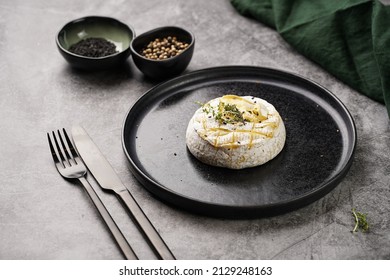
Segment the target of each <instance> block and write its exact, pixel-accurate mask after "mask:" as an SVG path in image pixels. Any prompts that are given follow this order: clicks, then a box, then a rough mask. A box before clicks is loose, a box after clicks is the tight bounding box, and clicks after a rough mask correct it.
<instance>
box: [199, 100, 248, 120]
mask: <svg viewBox="0 0 390 280" xmlns="http://www.w3.org/2000/svg"><path fill="white" fill-rule="evenodd" d="M195 103H196V104H198V105H200V106H201V107H202V110H203V112H204V113H206V114H210V113H211V114H212V116H213V117H214V118H215V120H216V121H218V122H219V123H220V124H227V123H240V122H241V123H245V122H246V121H248V120H247V119H244V117H243V113H241V112H240V110H238V108H237V106H236V105H234V104H229V103H227V104H225V103H224V102H219V104H218V108H215V107H212V106H211V105H210V103H206V104H204V103H201V102H198V101H197V102H195Z"/></svg>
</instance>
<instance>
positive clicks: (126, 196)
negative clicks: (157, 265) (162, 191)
mask: <svg viewBox="0 0 390 280" xmlns="http://www.w3.org/2000/svg"><path fill="white" fill-rule="evenodd" d="M117 194H118V195H119V196H120V198H121V199H122V200H123V202H124V203H125V204H126V206H127V208H128V209H129V210H130V213H131V215H132V216H133V218H134V220H135V221H136V223H137V224H138V226H139V227H140V229H141V231H143V233H144V234H145V235H146V237H147V238H148V240H149V242H150V243H151V245H152V246H153V248H154V249H155V251H156V253H157V254H158V255H159V256H160V258H161V259H162V260H175V259H176V258H175V256H174V255H173V254H172V252H171V250H169V248H168V246H167V245H166V244H165V242H164V240H163V239H162V238H161V236H160V234H159V233H158V232H157V230H156V229H155V228H154V227H153V225H152V223H151V222H150V221H149V219H148V217H147V216H146V215H145V213H144V212H143V211H142V209H141V207H140V206H139V205H138V203H137V201H135V199H134V197H133V196H132V195H131V194H130V193H129V192H128V190H123V191H119V192H117Z"/></svg>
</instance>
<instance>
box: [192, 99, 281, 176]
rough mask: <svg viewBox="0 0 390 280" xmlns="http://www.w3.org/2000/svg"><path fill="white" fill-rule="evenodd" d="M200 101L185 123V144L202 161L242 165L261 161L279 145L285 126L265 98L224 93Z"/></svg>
mask: <svg viewBox="0 0 390 280" xmlns="http://www.w3.org/2000/svg"><path fill="white" fill-rule="evenodd" d="M201 105H202V106H201V107H200V108H199V109H198V110H197V111H196V112H195V114H194V116H193V117H192V118H191V120H190V122H189V124H188V127H187V131H186V144H187V147H188V149H189V151H190V152H191V154H193V155H194V156H195V157H196V158H197V159H199V160H200V161H202V162H203V163H206V164H210V165H213V166H220V167H226V168H231V169H243V168H248V167H254V166H258V165H261V164H264V163H266V162H267V161H269V160H271V159H273V158H274V157H276V156H277V155H278V154H279V153H280V151H281V150H282V149H283V146H284V144H285V140H286V130H285V126H284V123H283V120H282V118H281V117H280V115H279V113H278V112H277V111H276V109H275V107H274V106H273V105H272V104H270V103H268V102H267V101H265V100H263V99H261V98H257V97H253V96H237V95H224V96H222V97H218V98H215V99H212V100H210V101H209V102H207V103H206V104H201Z"/></svg>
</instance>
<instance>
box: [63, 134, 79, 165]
mask: <svg viewBox="0 0 390 280" xmlns="http://www.w3.org/2000/svg"><path fill="white" fill-rule="evenodd" d="M62 131H63V132H64V135H65V140H66V142H67V143H68V147H69V150H70V152H71V154H72V157H73V160H74V161H76V157H78V154H77V153H76V150H75V149H74V146H73V144H72V141H70V139H69V136H68V133H67V132H66V130H65V128H63V129H62Z"/></svg>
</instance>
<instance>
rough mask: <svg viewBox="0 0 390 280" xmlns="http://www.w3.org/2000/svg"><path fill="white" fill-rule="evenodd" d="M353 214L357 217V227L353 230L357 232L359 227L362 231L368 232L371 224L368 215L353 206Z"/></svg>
mask: <svg viewBox="0 0 390 280" xmlns="http://www.w3.org/2000/svg"><path fill="white" fill-rule="evenodd" d="M352 215H353V217H354V219H355V227H354V228H353V230H352V232H357V231H358V229H361V231H362V232H366V231H368V230H369V225H368V222H367V215H366V214H363V213H361V212H358V211H356V210H355V208H352Z"/></svg>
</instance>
